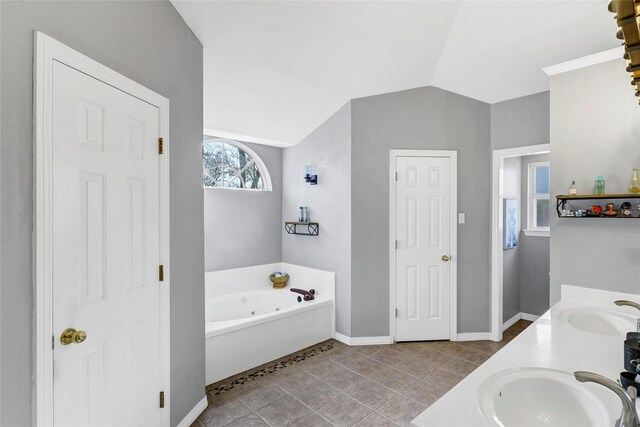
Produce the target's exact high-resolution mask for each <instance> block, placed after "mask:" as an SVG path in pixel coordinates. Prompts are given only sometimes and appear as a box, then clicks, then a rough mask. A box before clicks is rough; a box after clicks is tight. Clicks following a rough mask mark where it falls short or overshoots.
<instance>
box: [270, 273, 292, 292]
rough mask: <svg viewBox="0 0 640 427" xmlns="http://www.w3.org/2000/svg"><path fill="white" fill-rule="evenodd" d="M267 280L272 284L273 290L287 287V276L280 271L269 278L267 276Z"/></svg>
mask: <svg viewBox="0 0 640 427" xmlns="http://www.w3.org/2000/svg"><path fill="white" fill-rule="evenodd" d="M269 279H270V280H271V282H272V283H273V287H274V288H276V289H281V288H284V287H286V286H287V282H288V281H289V275H288V274H287V273H283V272H281V271H276V272H275V273H273V274H271V276H269Z"/></svg>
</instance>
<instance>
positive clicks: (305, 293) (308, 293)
mask: <svg viewBox="0 0 640 427" xmlns="http://www.w3.org/2000/svg"><path fill="white" fill-rule="evenodd" d="M290 291H291V292H295V293H297V294H300V295H302V297H303V298H304V300H305V301H311V300H313V299H315V298H316V297H315V296H314V295H315V294H316V291H315V289H309V290H308V291H305V290H304V289H298V288H291V289H290ZM298 298H299V297H298Z"/></svg>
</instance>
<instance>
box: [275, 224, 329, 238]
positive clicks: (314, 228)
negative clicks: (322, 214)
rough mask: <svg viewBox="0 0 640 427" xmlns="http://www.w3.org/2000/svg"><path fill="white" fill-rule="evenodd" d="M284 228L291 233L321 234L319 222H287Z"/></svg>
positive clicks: (303, 234) (302, 234) (304, 234)
mask: <svg viewBox="0 0 640 427" xmlns="http://www.w3.org/2000/svg"><path fill="white" fill-rule="evenodd" d="M284 229H285V231H286V232H287V233H289V234H299V235H301V236H317V235H318V234H320V224H319V223H317V222H285V223H284Z"/></svg>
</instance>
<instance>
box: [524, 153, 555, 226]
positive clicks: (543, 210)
mask: <svg viewBox="0 0 640 427" xmlns="http://www.w3.org/2000/svg"><path fill="white" fill-rule="evenodd" d="M549 183H550V174H549V162H540V163H531V164H529V194H528V204H529V206H528V211H527V229H528V231H529V232H539V234H538V235H540V236H548V235H549Z"/></svg>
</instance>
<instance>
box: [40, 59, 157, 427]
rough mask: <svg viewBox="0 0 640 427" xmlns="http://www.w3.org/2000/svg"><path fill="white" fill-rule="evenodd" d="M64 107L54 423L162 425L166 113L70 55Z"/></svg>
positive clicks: (61, 70) (56, 90)
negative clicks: (82, 67) (161, 138)
mask: <svg viewBox="0 0 640 427" xmlns="http://www.w3.org/2000/svg"><path fill="white" fill-rule="evenodd" d="M52 107H53V108H52V110H53V123H52V129H53V147H52V156H53V171H52V172H53V182H52V183H51V184H50V185H52V194H53V218H52V236H53V237H52V238H53V242H52V246H53V331H54V334H55V335H54V336H53V337H52V338H53V363H54V374H53V385H54V396H53V400H54V403H53V404H54V424H55V425H56V426H159V425H161V412H160V411H161V409H160V408H159V392H160V327H159V325H160V293H159V283H158V264H159V259H160V248H159V243H160V240H159V236H160V214H159V187H158V185H159V175H158V173H159V169H158V168H159V166H158V152H157V141H158V109H157V107H154V106H152V105H150V104H148V103H146V102H144V101H141V100H139V99H138V98H135V97H133V96H131V95H128V94H127V93H124V92H122V91H120V90H118V89H116V88H114V87H112V86H109V85H107V84H105V83H103V82H101V81H99V80H96V79H94V78H92V77H90V76H88V75H86V74H83V73H81V72H79V71H77V70H75V69H73V68H71V67H68V66H66V65H64V64H61V63H59V62H55V63H54V66H53V95H52ZM67 328H74V329H76V330H81V331H85V332H86V339H85V341H84V342H82V343H75V342H73V343H71V344H68V345H63V344H62V343H61V342H60V337H61V334H62V333H63V331H65V330H66V329H67Z"/></svg>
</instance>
